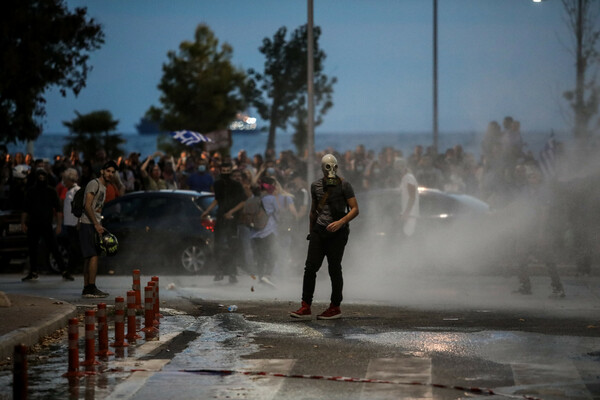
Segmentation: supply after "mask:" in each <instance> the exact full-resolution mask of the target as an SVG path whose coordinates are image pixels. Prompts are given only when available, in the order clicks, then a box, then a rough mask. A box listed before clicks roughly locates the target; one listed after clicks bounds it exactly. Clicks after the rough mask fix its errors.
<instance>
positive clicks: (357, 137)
mask: <svg viewBox="0 0 600 400" xmlns="http://www.w3.org/2000/svg"><path fill="white" fill-rule="evenodd" d="M550 135H551V132H534V133H531V132H529V133H527V132H524V133H523V134H522V136H523V140H524V142H525V143H526V146H525V150H526V151H528V150H531V151H532V152H533V154H534V155H535V156H536V157H537V155H538V153H539V151H540V150H541V149H542V148H543V146H544V144H545V143H546V142H547V141H548V139H549V138H550ZM554 135H555V139H556V140H560V141H562V142H565V143H568V135H566V134H564V133H558V132H555V133H554ZM232 136H233V145H232V149H231V154H232V155H236V154H237V153H238V151H239V150H242V149H244V150H246V151H247V153H248V155H249V156H250V157H252V156H253V155H254V154H257V153H259V154H264V152H265V148H266V145H267V138H268V133H266V132H259V133H234V134H233V135H232ZM122 137H123V138H124V139H125V140H126V142H125V143H124V144H123V145H122V148H123V150H124V151H125V155H128V154H129V153H131V152H139V153H141V154H142V156H143V157H144V156H147V155H150V154H152V153H154V152H155V151H156V150H157V137H158V136H157V135H140V134H137V133H133V134H122ZM292 137H293V136H292V135H291V134H289V133H285V132H284V133H278V134H277V137H276V139H275V145H276V150H277V153H279V152H281V151H283V150H292V151H294V152H296V148H295V146H294V144H293V141H292ZM67 138H68V135H67V134H49V133H44V134H42V135H41V136H40V137H39V138H38V139H37V140H36V141H35V142H34V143H33V155H34V157H35V158H44V159H49V160H50V159H52V158H53V157H54V156H55V155H58V154H63V150H62V149H63V146H64V145H65V144H66V143H67ZM482 138H483V132H481V133H475V132H468V133H440V134H439V136H438V151H439V152H440V153H441V152H444V151H445V150H446V149H447V148H450V147H453V146H454V145H457V144H460V145H462V146H463V149H464V150H465V151H466V152H469V153H472V154H473V155H475V156H476V157H477V158H478V157H479V153H480V146H481V140H482ZM432 143H433V135H432V134H431V133H377V132H364V133H348V132H344V133H319V132H317V133H315V150H316V151H323V150H327V149H332V150H334V151H337V152H339V153H343V152H345V151H347V150H355V149H356V147H357V146H358V145H360V144H362V145H364V146H365V148H366V149H367V150H373V151H375V152H376V153H379V152H380V151H381V149H383V148H384V147H386V146H392V147H394V148H395V149H400V150H402V151H403V152H404V154H405V156H407V155H408V154H410V153H411V152H412V150H413V149H414V147H415V146H416V145H419V144H420V145H423V146H424V147H427V146H430V145H431V144H432ZM7 147H8V151H9V153H11V154H14V153H15V152H18V151H20V152H23V153H25V152H27V151H28V150H27V144H26V143H17V144H9V145H7Z"/></svg>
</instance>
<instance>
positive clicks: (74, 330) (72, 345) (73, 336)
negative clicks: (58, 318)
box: [63, 318, 85, 378]
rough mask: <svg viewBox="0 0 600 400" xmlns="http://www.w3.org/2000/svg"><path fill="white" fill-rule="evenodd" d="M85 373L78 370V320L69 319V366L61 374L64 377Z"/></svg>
mask: <svg viewBox="0 0 600 400" xmlns="http://www.w3.org/2000/svg"><path fill="white" fill-rule="evenodd" d="M83 375H85V373H83V372H80V371H79V320H78V319H77V318H71V319H70V320H69V368H68V369H67V372H66V373H64V374H63V376H64V377H67V378H71V377H78V376H83Z"/></svg>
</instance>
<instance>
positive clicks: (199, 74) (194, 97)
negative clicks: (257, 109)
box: [147, 24, 248, 133]
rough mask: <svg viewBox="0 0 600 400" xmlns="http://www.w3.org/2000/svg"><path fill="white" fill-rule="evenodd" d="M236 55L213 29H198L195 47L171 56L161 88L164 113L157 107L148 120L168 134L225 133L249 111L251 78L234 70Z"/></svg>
mask: <svg viewBox="0 0 600 400" xmlns="http://www.w3.org/2000/svg"><path fill="white" fill-rule="evenodd" d="M232 54H233V49H232V48H231V46H230V45H229V44H227V43H224V44H223V45H221V46H219V41H218V39H217V38H216V37H215V35H214V34H213V32H212V31H211V30H210V28H209V27H208V26H207V25H204V24H201V25H198V27H197V28H196V32H195V36H194V42H189V41H184V42H182V43H181V44H180V45H179V52H177V53H176V52H174V51H169V52H168V53H167V58H168V62H167V63H166V64H163V76H162V79H161V81H160V84H159V85H158V88H159V89H160V91H161V92H162V95H161V97H160V102H161V104H162V107H161V108H158V107H151V108H150V109H149V110H148V112H147V116H148V117H149V118H151V119H152V120H153V121H155V122H157V123H159V125H160V128H161V129H162V130H164V131H174V130H180V129H189V130H193V131H197V132H202V133H207V132H211V131H214V130H217V129H225V128H226V127H227V126H228V125H229V123H230V122H231V121H233V119H234V118H235V116H236V114H237V113H238V112H239V111H240V110H243V109H245V108H246V100H245V99H246V95H245V93H246V92H247V90H248V88H247V85H248V82H247V77H246V74H245V73H244V71H243V70H241V69H238V68H235V67H234V66H233V65H232V63H231V58H232Z"/></svg>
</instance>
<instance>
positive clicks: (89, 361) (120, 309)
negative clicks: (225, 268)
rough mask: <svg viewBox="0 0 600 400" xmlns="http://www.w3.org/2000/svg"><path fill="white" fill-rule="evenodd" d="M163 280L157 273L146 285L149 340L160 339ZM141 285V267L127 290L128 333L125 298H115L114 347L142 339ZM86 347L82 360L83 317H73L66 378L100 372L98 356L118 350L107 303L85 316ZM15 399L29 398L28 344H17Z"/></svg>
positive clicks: (146, 337) (145, 311) (69, 327)
mask: <svg viewBox="0 0 600 400" xmlns="http://www.w3.org/2000/svg"><path fill="white" fill-rule="evenodd" d="M158 282H159V279H158V277H157V276H153V277H152V278H151V280H150V281H149V282H148V284H147V286H146V287H145V288H144V328H143V329H141V331H142V332H144V334H145V336H144V337H145V340H146V341H152V340H158V332H159V330H158V326H159V325H160V322H159V319H160V318H161V317H162V315H161V314H160V301H159V289H158ZM141 308H142V305H141V284H140V270H139V269H135V270H133V285H132V290H129V291H127V334H125V299H124V298H123V297H120V296H119V297H116V298H115V305H114V324H115V325H114V328H115V330H114V332H115V337H114V342H112V343H110V347H113V348H115V349H121V348H124V347H127V346H129V343H134V342H135V341H136V340H137V339H141V338H142V336H140V335H139V334H138V333H137V329H136V324H137V320H136V314H137V311H138V310H141ZM96 322H97V333H98V351H96V338H95V332H96ZM84 328H85V330H84V332H85V337H84V348H85V359H84V360H83V361H82V362H81V363H80V359H79V320H78V319H77V318H71V319H69V323H68V340H69V348H68V352H69V354H68V369H67V372H66V373H65V374H63V376H64V377H68V378H78V377H81V376H85V375H94V374H96V371H95V370H94V366H95V365H98V364H100V363H99V362H98V361H97V360H96V357H97V356H98V357H102V358H106V357H108V356H110V355H113V354H114V353H113V352H112V351H110V350H109V340H108V316H107V307H106V303H98V304H97V309H96V310H86V311H85V319H84ZM80 365H81V366H84V367H86V369H85V372H84V371H81V370H80ZM13 378H14V379H13V398H14V399H26V398H27V382H28V379H27V347H26V346H24V345H18V346H15V351H14V367H13Z"/></svg>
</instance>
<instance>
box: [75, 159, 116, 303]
mask: <svg viewBox="0 0 600 400" xmlns="http://www.w3.org/2000/svg"><path fill="white" fill-rule="evenodd" d="M116 171H117V163H116V162H114V161H112V160H110V161H107V162H106V163H104V165H103V166H102V168H101V169H100V177H99V178H97V179H92V180H91V181H89V182H88V184H87V185H86V187H85V192H84V202H83V213H82V214H81V218H80V219H79V222H80V223H79V241H80V243H81V255H82V257H83V259H84V265H83V292H82V293H81V295H82V296H83V297H86V298H100V297H108V293H105V292H103V291H101V290H100V289H98V288H97V287H96V274H97V273H98V250H97V244H98V236H99V235H102V234H103V233H104V228H103V227H102V224H101V223H100V221H101V219H102V207H104V199H105V198H106V186H107V185H108V183H110V182H111V181H112V179H113V176H114V174H115V172H116ZM75 197H77V194H76V195H75ZM73 208H74V209H76V208H77V207H73ZM74 213H75V212H74Z"/></svg>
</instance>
